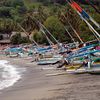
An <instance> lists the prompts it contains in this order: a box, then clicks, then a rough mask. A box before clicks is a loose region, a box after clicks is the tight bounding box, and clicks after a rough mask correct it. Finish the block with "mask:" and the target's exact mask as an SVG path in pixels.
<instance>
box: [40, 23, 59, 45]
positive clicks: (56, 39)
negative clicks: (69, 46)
mask: <svg viewBox="0 0 100 100" xmlns="http://www.w3.org/2000/svg"><path fill="white" fill-rule="evenodd" d="M39 24H40V26H41V27H43V28H44V29H45V30H46V31H47V32H48V34H49V35H50V36H51V37H52V38H53V39H54V40H55V42H56V43H57V44H60V43H59V42H58V41H57V39H56V38H55V37H54V36H53V35H52V34H51V33H50V32H49V31H48V29H47V28H46V27H45V26H44V25H43V24H41V23H40V22H39Z"/></svg>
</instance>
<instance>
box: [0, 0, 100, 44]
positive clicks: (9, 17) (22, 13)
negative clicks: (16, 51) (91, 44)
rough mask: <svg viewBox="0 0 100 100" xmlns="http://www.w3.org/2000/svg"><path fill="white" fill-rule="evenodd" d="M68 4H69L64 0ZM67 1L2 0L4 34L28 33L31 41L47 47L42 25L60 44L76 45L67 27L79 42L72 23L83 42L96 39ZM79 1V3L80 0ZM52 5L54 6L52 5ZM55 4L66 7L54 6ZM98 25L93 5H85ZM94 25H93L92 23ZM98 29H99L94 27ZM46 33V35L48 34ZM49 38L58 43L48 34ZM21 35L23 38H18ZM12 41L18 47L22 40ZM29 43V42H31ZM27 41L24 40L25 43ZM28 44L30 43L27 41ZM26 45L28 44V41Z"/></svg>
mask: <svg viewBox="0 0 100 100" xmlns="http://www.w3.org/2000/svg"><path fill="white" fill-rule="evenodd" d="M64 1H65V0H64ZM64 1H63V0H1V1H0V33H4V34H5V33H7V34H8V35H9V37H10V36H11V33H12V32H13V31H17V32H19V33H20V32H24V33H25V34H26V36H27V39H30V40H31V41H33V40H32V39H34V40H35V41H36V42H38V43H46V44H48V41H47V40H46V37H45V35H43V33H42V32H41V29H40V27H39V23H38V21H40V22H41V23H42V24H43V25H45V26H46V28H47V29H48V30H49V31H50V32H51V33H52V34H53V36H54V37H55V38H56V39H57V40H58V41H59V42H66V41H67V42H73V40H72V39H71V38H70V36H69V35H68V33H67V32H66V30H65V27H66V28H67V29H68V31H69V32H70V33H71V35H72V36H73V38H74V39H75V41H79V39H78V38H77V37H76V35H75V34H74V32H73V31H72V29H71V27H69V26H70V25H69V23H70V24H71V25H72V26H73V28H74V29H75V30H76V31H77V33H78V34H79V35H80V37H81V38H82V40H83V41H89V40H93V39H95V37H94V35H93V34H92V32H91V31H90V30H89V28H88V27H87V25H86V24H85V23H84V22H83V21H82V20H81V19H80V17H79V16H78V15H77V13H76V12H75V11H74V10H73V9H72V8H71V7H70V6H69V5H68V4H67V3H66V4H65V3H64ZM77 1H78V0H77ZM50 2H51V3H50ZM55 2H57V3H61V4H62V5H59V4H58V5H57V4H54V3H55ZM81 6H82V7H83V8H84V9H85V10H86V11H87V12H88V13H89V14H90V15H91V16H92V17H93V18H94V19H95V20H96V21H97V22H98V23H100V20H99V19H100V15H99V14H98V13H96V12H95V10H94V9H93V8H92V7H91V6H90V5H83V4H82V5H81ZM91 24H93V23H91ZM94 28H96V27H95V26H94ZM97 31H99V30H98V29H97ZM45 32H46V31H45ZM46 34H47V36H48V37H49V38H50V39H51V40H52V41H53V42H55V41H54V40H53V39H52V37H50V35H49V34H48V33H47V32H46ZM18 35H19V34H18ZM16 37H20V36H15V37H14V39H15V40H17V41H15V40H14V39H11V40H13V41H14V43H15V44H16V43H21V42H22V41H20V42H18V41H19V40H20V39H22V38H20V39H16ZM27 39H25V40H27ZM22 40H23V39H22ZM27 41H28V40H27ZM24 42H25V41H24Z"/></svg>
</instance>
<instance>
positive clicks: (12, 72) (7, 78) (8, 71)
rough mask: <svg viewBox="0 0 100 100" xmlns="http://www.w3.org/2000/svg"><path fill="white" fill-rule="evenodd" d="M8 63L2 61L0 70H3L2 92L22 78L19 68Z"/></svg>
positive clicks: (0, 61)
mask: <svg viewBox="0 0 100 100" xmlns="http://www.w3.org/2000/svg"><path fill="white" fill-rule="evenodd" d="M8 63H9V62H8V61H6V60H0V68H2V73H1V74H0V75H1V77H2V79H0V90H3V89H5V88H8V87H10V86H13V85H14V84H15V83H16V82H17V81H18V80H19V79H20V78H21V74H20V73H19V71H18V70H17V68H16V67H15V66H13V65H10V64H8Z"/></svg>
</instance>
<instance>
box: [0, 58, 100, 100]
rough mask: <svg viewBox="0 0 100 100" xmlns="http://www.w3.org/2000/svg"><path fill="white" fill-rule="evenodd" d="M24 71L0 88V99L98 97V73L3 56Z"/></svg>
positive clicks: (81, 99)
mask: <svg viewBox="0 0 100 100" xmlns="http://www.w3.org/2000/svg"><path fill="white" fill-rule="evenodd" d="M0 59H7V60H9V61H10V63H11V64H13V65H17V67H19V68H25V69H26V71H25V72H23V74H22V79H20V80H19V81H18V82H17V83H15V84H14V86H12V87H9V88H7V89H4V90H2V91H0V100H100V75H90V74H77V75H72V74H64V75H58V76H49V77H47V76H46V74H54V73H58V72H63V71H62V70H43V69H42V66H37V65H36V63H30V61H31V60H32V59H31V58H30V59H22V58H16V59H13V58H4V57H0Z"/></svg>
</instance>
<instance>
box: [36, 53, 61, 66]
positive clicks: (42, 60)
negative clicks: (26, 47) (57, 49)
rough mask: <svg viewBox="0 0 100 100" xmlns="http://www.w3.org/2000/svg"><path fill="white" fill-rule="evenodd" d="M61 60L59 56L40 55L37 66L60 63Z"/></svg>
mask: <svg viewBox="0 0 100 100" xmlns="http://www.w3.org/2000/svg"><path fill="white" fill-rule="evenodd" d="M62 58H63V56H61V55H54V54H40V55H39V58H38V61H37V64H38V65H50V64H54V63H56V62H58V61H60V60H61V59H62Z"/></svg>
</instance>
